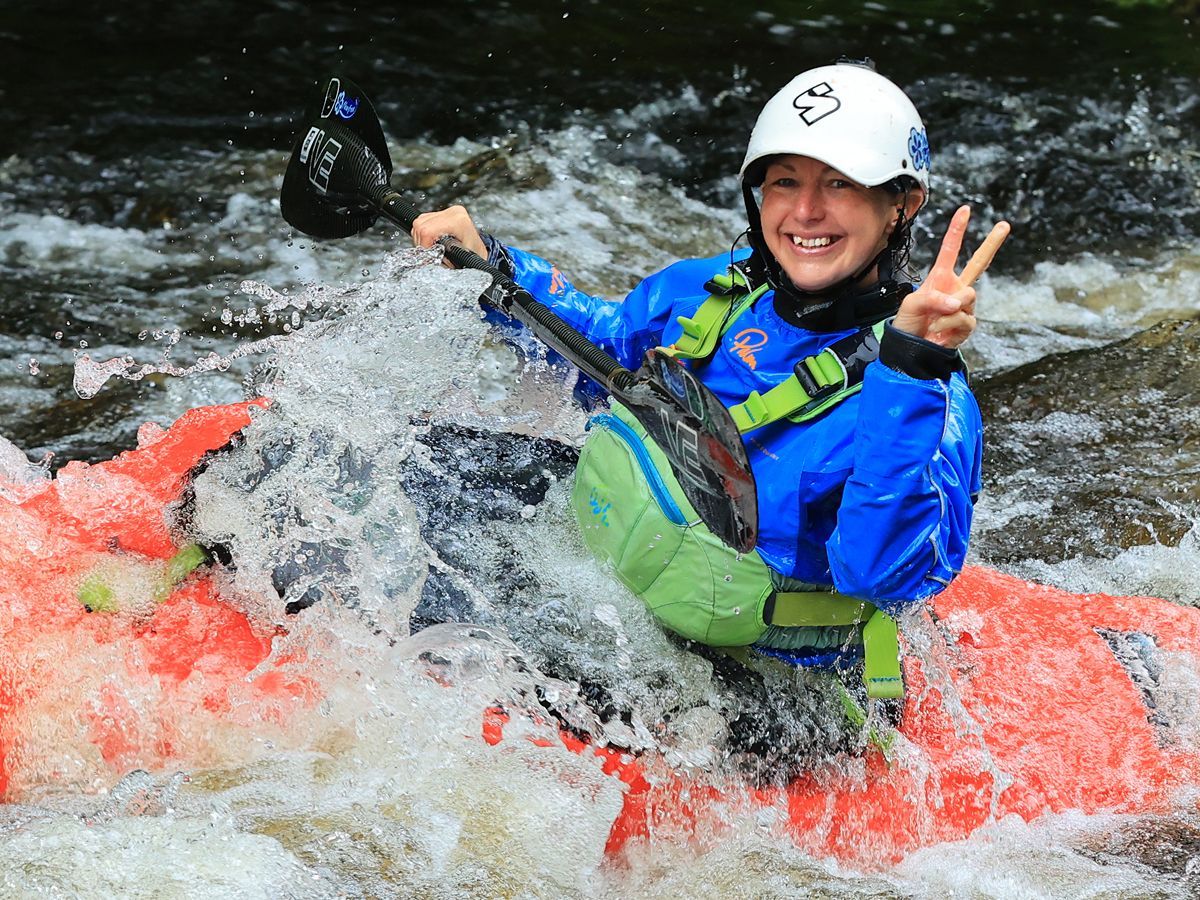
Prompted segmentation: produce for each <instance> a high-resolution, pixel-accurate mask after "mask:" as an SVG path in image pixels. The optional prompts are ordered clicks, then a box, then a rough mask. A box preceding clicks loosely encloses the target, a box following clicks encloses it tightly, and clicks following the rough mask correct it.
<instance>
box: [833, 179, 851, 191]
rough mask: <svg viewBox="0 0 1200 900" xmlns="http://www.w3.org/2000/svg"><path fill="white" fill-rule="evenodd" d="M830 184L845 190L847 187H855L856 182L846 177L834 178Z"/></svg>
mask: <svg viewBox="0 0 1200 900" xmlns="http://www.w3.org/2000/svg"><path fill="white" fill-rule="evenodd" d="M829 186H830V187H832V188H835V189H837V190H839V191H841V190H845V189H846V188H852V187H854V182H853V181H847V180H846V179H845V178H834V179H832V180H831V181H830V182H829Z"/></svg>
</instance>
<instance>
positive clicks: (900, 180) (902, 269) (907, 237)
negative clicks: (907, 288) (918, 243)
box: [880, 175, 920, 281]
mask: <svg viewBox="0 0 1200 900" xmlns="http://www.w3.org/2000/svg"><path fill="white" fill-rule="evenodd" d="M880 187H882V188H884V189H886V190H887V191H889V192H890V193H891V194H892V195H893V196H894V195H897V194H902V195H903V197H904V199H903V200H902V201H901V203H900V208H901V212H900V215H899V221H897V222H896V228H895V230H894V231H893V232H892V236H891V237H890V238H888V249H889V250H891V256H892V272H893V273H894V275H903V276H904V277H905V278H908V279H909V280H910V281H911V280H913V279H915V277H916V275H915V274H914V273H913V272H911V271H910V270H909V256H910V254H911V253H912V245H913V235H912V223H913V220H912V219H911V218H909V217H908V216H906V215H905V214H904V212H903V209H904V207H906V206H907V205H908V194H909V192H910V191H912V190H913V189H915V188H918V187H920V184H919V183H918V182H917V180H916V179H915V178H913V177H912V176H911V175H900V176H898V177H896V178H893V179H892V180H891V181H888V182H885V183H884V184H881V185H880Z"/></svg>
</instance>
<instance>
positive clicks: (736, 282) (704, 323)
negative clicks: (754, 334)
mask: <svg viewBox="0 0 1200 900" xmlns="http://www.w3.org/2000/svg"><path fill="white" fill-rule="evenodd" d="M704 287H705V289H706V290H707V291H709V295H708V299H706V300H705V301H704V302H703V303H701V304H700V306H699V308H698V309H697V310H696V311H695V312H694V313H693V314H692V315H691V316H690V317H689V316H677V317H676V318H675V321H676V322H678V323H679V326H680V327H681V328H682V329H683V334H681V335H680V336H679V337H678V338H677V339H676V341H675V343H673V344H672V345H671V346H670V347H667V348H666V351H667V352H668V353H670V354H671V355H672V356H674V357H676V358H677V359H694V360H699V361H706V360H708V359H709V358H711V357H712V355H713V354H714V353H715V352H716V351H717V342H718V341H720V339H721V335H723V334H724V333H725V331H726V330H727V329H728V328H729V327H730V326H731V325H732V324H733V323H734V321H735V320H736V319H737V317H738V316H740V315H741V314H742V313H743V312H745V311H746V310H747V309H749V308H750V305H751V304H752V303H754V301H755V300H757V299H758V298H759V297H761V296H762V295H763V294H765V293H766V292H767V290H768V289H769V287H770V286H769V285H767V284H762V285H760V286H759V287H758V288H756V289H755V290H753V291H751V290H750V286H749V284H748V283H747V282H746V277H745V276H744V275H743V274H742V273H741V270H739V269H737V268H736V267H731V268H730V269H729V270H728V271H727V272H722V273H720V274H719V275H714V276H713V277H712V280H710V281H709V282H708V283H706V284H705V285H704Z"/></svg>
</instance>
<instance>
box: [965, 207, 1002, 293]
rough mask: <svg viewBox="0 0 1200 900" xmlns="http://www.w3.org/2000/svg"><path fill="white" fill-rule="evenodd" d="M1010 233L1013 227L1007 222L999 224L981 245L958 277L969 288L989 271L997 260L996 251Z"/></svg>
mask: <svg viewBox="0 0 1200 900" xmlns="http://www.w3.org/2000/svg"><path fill="white" fill-rule="evenodd" d="M1010 231H1012V226H1011V225H1009V224H1008V223H1007V222H997V223H996V224H995V225H993V226H992V232H991V234H989V235H988V236H987V238H986V239H985V240H984V242H983V243H982V244H980V245H979V249H978V250H976V251H975V253H974V254H973V255H972V256H971V258H970V259H969V260H968V261H967V264H966V265H965V266H963V270H962V274H960V275H959V276H958V277H959V278H960V279H961V280H962V283H963V284H965V285H968V286H969V285H972V284H974V283H975V280H976V279H977V278H979V276H980V275H982V274H983V273H984V272H986V271H987V267H988V266H990V265H991V264H992V260H993V259H995V258H996V251H997V250H999V249H1000V245H1001V244H1003V243H1004V240H1005V238H1007V237H1008V233H1009V232H1010Z"/></svg>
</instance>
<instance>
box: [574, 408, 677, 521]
mask: <svg viewBox="0 0 1200 900" xmlns="http://www.w3.org/2000/svg"><path fill="white" fill-rule="evenodd" d="M593 424H598V425H601V426H602V427H604V428H607V429H608V430H609V431H611V432H613V434H615V435H616V436H617V437H618V438H620V439H621V440H622V441H624V442H625V445H626V446H627V447H629V449H630V450H631V451H632V453H633V457H634V459H636V460H637V464H638V467H639V468H640V469H641V470H642V476H643V477H644V478H645V479H646V485H647V486H648V487H649V488H650V493H651V494H652V495H653V496H654V500H655V502H657V503H658V508H659V509H661V510H662V511H663V515H665V516H666V517H667V518H668V519H669V520H670V521H671V522H672V523H673V524H675V525H687V519H686V518H684V515H683V510H681V509H680V508H679V504H678V503H676V502H675V498H674V497H672V496H671V491H670V490H669V489H668V488H667V483H666V482H665V481H663V478H662V475H661V474H659V471H658V469H657V468H655V465H654V460H653V459H651V458H650V451H649V450H647V449H646V445H645V444H643V443H642V441H641V439H640V438H639V437H638V434H637V432H636V431H634V430H633V429H632V428H630V427H629V426H628V425H627V424H626V423H625V422H622V421H621V420H620V419H618V418H617V417H616V416H614V415H613V414H612V413H599V414H598V415H595V416H592V418H591V420H590V421H589V422H588V423H587V427H588V428H591V427H592V425H593Z"/></svg>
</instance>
